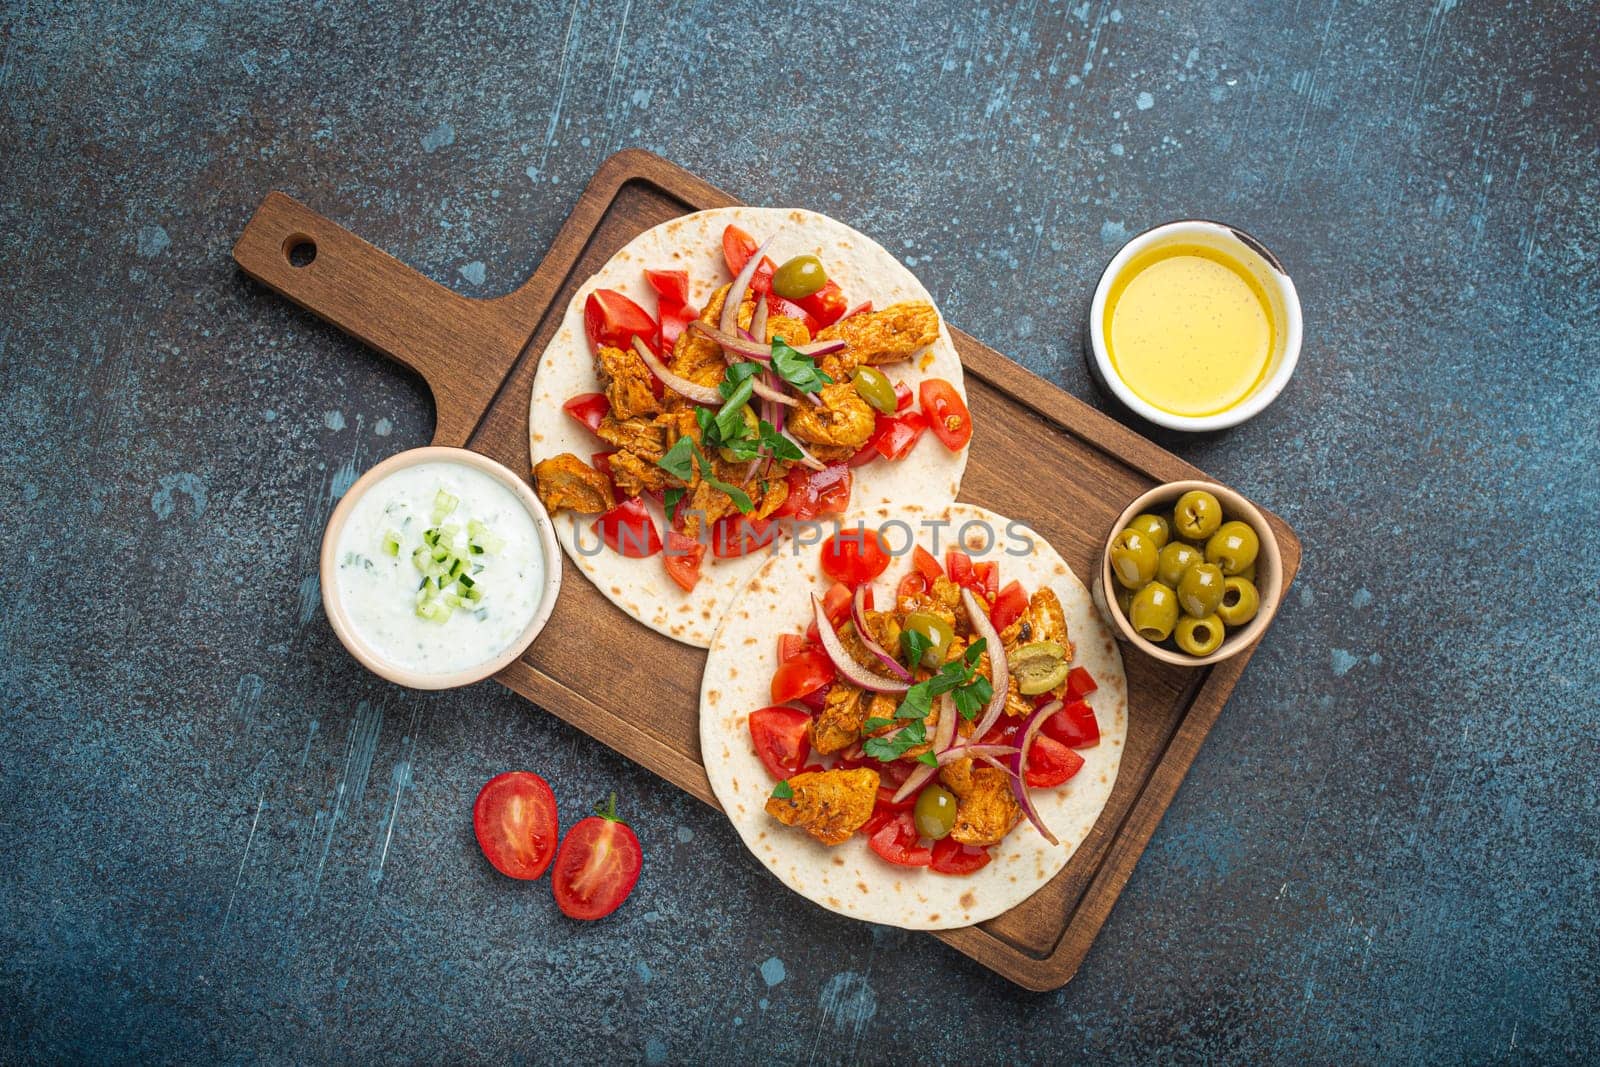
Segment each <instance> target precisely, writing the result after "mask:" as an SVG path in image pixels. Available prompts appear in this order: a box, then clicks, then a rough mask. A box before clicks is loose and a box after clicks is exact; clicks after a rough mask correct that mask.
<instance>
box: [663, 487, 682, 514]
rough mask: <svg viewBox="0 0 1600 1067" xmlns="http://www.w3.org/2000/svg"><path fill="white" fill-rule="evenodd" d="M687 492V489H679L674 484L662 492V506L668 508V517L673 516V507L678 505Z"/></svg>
mask: <svg viewBox="0 0 1600 1067" xmlns="http://www.w3.org/2000/svg"><path fill="white" fill-rule="evenodd" d="M687 492H688V490H687V489H679V488H678V487H677V486H672V487H671V488H669V489H668V490H667V491H666V492H664V493H662V494H661V506H662V507H664V508H665V509H666V511H667V518H669V519H670V518H672V511H673V509H674V508H676V507H677V506H678V501H680V500H682V499H683V494H684V493H687Z"/></svg>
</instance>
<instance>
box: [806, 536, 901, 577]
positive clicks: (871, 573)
mask: <svg viewBox="0 0 1600 1067" xmlns="http://www.w3.org/2000/svg"><path fill="white" fill-rule="evenodd" d="M888 566H889V553H887V552H885V551H884V550H883V545H882V544H881V543H880V542H879V541H878V535H877V533H876V532H875V531H873V530H869V529H867V528H866V527H865V526H857V527H856V528H855V529H853V530H840V531H839V532H838V533H836V534H834V535H833V536H832V537H830V538H828V539H827V540H826V541H824V542H822V573H823V574H826V575H827V576H828V577H829V578H832V579H833V580H834V581H836V582H843V583H845V584H846V585H848V586H850V587H852V588H854V587H855V586H858V585H860V584H861V583H862V582H870V581H872V579H874V578H876V577H877V576H878V575H880V574H882V573H883V572H884V571H885V570H886V569H888Z"/></svg>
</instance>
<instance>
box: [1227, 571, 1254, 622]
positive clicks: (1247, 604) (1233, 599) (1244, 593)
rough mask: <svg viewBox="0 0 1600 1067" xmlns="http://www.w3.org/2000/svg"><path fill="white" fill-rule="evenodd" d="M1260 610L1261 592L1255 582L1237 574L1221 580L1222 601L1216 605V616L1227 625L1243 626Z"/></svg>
mask: <svg viewBox="0 0 1600 1067" xmlns="http://www.w3.org/2000/svg"><path fill="white" fill-rule="evenodd" d="M1260 610H1261V594H1260V593H1259V592H1257V591H1256V583H1254V582H1252V581H1250V579H1248V578H1240V577H1238V576H1237V575H1235V576H1234V577H1231V578H1224V579H1223V580H1222V603H1220V604H1218V605H1217V618H1219V619H1221V620H1222V621H1223V622H1225V623H1227V624H1228V625H1229V626H1243V625H1244V624H1245V623H1247V622H1249V621H1250V620H1251V619H1253V618H1255V617H1256V612H1258V611H1260Z"/></svg>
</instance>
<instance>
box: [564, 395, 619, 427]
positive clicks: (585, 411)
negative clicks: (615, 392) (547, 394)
mask: <svg viewBox="0 0 1600 1067" xmlns="http://www.w3.org/2000/svg"><path fill="white" fill-rule="evenodd" d="M561 410H562V411H565V412H566V413H567V414H568V415H571V416H572V417H573V418H574V419H577V420H578V422H580V423H582V424H583V425H584V426H587V427H589V432H591V433H593V432H594V431H595V430H598V429H599V428H600V421H601V420H602V419H604V418H605V417H606V413H607V412H609V411H610V410H611V401H609V400H607V399H606V394H604V393H579V394H578V395H577V396H575V397H573V398H572V399H571V400H569V401H567V402H566V403H565V404H562V405H561Z"/></svg>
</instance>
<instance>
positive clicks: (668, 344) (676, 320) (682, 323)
mask: <svg viewBox="0 0 1600 1067" xmlns="http://www.w3.org/2000/svg"><path fill="white" fill-rule="evenodd" d="M698 314H699V313H698V312H697V311H695V309H694V308H692V307H685V306H682V305H674V306H673V307H670V308H669V307H667V306H665V305H663V306H662V308H661V350H662V351H663V352H671V351H672V348H673V346H674V345H676V344H677V343H678V338H679V337H680V336H681V335H682V334H683V331H684V328H685V327H687V326H688V325H689V323H691V322H693V321H694V320H695V318H696V317H697V316H698ZM650 380H651V388H652V389H655V387H656V386H657V385H661V380H660V379H659V378H657V377H656V376H655V375H654V374H652V375H651V376H650ZM662 388H663V389H664V388H665V386H662ZM661 395H662V393H661V391H660V390H656V397H657V398H658V399H659V398H660V397H661Z"/></svg>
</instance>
